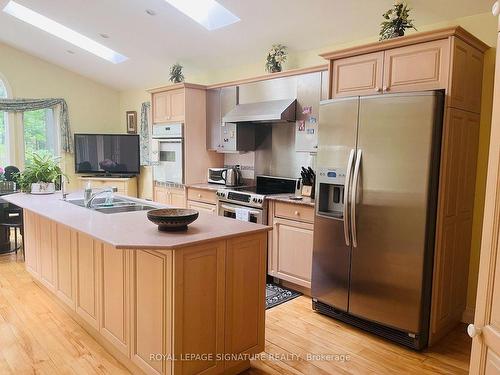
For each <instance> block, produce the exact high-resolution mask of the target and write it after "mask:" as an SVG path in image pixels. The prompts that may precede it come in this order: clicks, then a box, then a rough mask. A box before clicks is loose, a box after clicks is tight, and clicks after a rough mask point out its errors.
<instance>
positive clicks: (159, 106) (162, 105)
mask: <svg viewBox="0 0 500 375" xmlns="http://www.w3.org/2000/svg"><path fill="white" fill-rule="evenodd" d="M169 114H170V95H169V93H168V92H159V93H155V94H153V123H154V124H156V123H162V122H166V121H168V120H169Z"/></svg>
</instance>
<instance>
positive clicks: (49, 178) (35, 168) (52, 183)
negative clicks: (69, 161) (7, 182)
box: [16, 154, 65, 194]
mask: <svg viewBox="0 0 500 375" xmlns="http://www.w3.org/2000/svg"><path fill="white" fill-rule="evenodd" d="M30 159H31V160H30V163H29V164H28V165H27V166H26V168H25V169H24V171H22V172H21V173H18V174H17V176H16V180H17V181H16V182H17V184H18V185H19V188H20V189H21V190H22V191H23V192H26V193H29V192H31V193H32V194H52V193H54V192H55V191H56V181H58V180H59V179H60V178H61V176H63V175H64V173H63V172H62V170H61V167H59V158H54V157H52V156H51V155H38V154H33V155H32V156H31V158H30ZM64 176H65V175H64Z"/></svg>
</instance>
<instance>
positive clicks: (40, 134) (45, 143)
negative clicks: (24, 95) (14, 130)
mask: <svg viewBox="0 0 500 375" xmlns="http://www.w3.org/2000/svg"><path fill="white" fill-rule="evenodd" d="M56 132H57V130H56V126H55V121H54V111H53V110H52V109H39V110H36V111H27V112H24V113H23V139H24V161H25V164H29V163H30V161H31V158H32V155H33V153H37V154H38V155H51V156H58V155H59V150H58V145H57V139H58V137H57V134H56Z"/></svg>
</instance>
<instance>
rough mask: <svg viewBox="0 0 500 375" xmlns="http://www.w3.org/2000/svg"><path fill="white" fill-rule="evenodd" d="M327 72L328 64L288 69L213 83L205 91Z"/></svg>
mask: <svg viewBox="0 0 500 375" xmlns="http://www.w3.org/2000/svg"><path fill="white" fill-rule="evenodd" d="M327 70H328V64H322V65H315V66H310V67H307V68H297V69H290V70H285V71H284V72H279V73H269V74H264V75H261V76H256V77H251V78H242V79H237V80H234V81H228V82H222V83H215V84H213V85H208V86H206V89H207V90H210V89H219V88H222V87H229V86H238V85H242V84H244V83H253V82H259V81H266V80H268V79H274V78H283V77H291V76H298V75H301V74H308V73H316V72H322V71H327Z"/></svg>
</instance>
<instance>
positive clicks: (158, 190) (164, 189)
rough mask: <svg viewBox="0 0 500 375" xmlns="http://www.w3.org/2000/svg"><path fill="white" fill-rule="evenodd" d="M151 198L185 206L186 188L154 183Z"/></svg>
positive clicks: (175, 205) (172, 204) (167, 203)
mask: <svg viewBox="0 0 500 375" xmlns="http://www.w3.org/2000/svg"><path fill="white" fill-rule="evenodd" d="M153 200H154V201H155V202H158V203H162V204H166V205H169V206H174V207H181V208H183V207H186V190H185V188H179V187H168V186H161V185H155V186H154V188H153Z"/></svg>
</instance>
